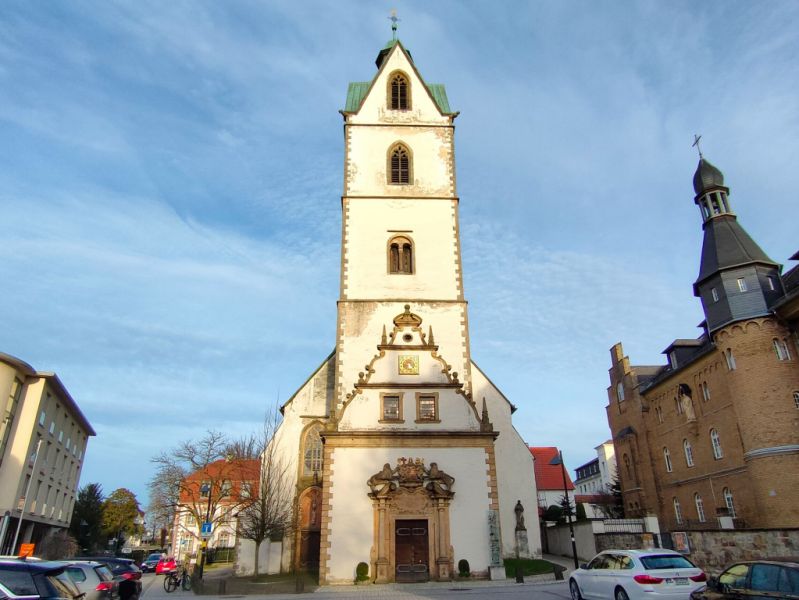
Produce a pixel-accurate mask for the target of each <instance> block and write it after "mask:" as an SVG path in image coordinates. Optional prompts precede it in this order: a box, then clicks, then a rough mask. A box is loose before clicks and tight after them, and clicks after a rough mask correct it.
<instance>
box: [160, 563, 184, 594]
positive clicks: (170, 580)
mask: <svg viewBox="0 0 799 600" xmlns="http://www.w3.org/2000/svg"><path fill="white" fill-rule="evenodd" d="M179 587H180V588H183V589H184V590H185V591H187V592H188V591H189V590H191V578H190V577H189V574H188V572H187V571H186V569H185V568H184V569H181V570H180V571H178V570H177V569H175V570H174V571H170V572H169V573H167V574H166V577H164V590H165V591H166V592H167V593H168V594H171V593H172V592H174V591H175V590H176V589H178V588H179Z"/></svg>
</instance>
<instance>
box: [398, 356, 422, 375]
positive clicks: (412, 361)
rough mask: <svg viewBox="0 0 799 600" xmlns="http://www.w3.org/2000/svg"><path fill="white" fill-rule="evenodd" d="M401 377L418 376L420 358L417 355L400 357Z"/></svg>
mask: <svg viewBox="0 0 799 600" xmlns="http://www.w3.org/2000/svg"><path fill="white" fill-rule="evenodd" d="M399 374H400V375H418V374H419V357H418V356H416V355H402V356H400V357H399Z"/></svg>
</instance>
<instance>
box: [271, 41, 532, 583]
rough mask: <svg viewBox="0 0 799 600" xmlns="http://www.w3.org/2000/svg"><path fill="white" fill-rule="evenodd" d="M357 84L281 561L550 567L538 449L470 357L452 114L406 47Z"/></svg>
mask: <svg viewBox="0 0 799 600" xmlns="http://www.w3.org/2000/svg"><path fill="white" fill-rule="evenodd" d="M376 64H377V72H376V73H375V75H374V77H373V78H372V79H371V80H370V81H367V82H356V83H351V84H350V85H349V89H348V90H347V98H346V103H345V107H344V109H343V110H342V111H341V114H342V117H343V118H344V189H343V194H342V197H341V219H342V230H341V231H342V234H341V287H340V292H339V298H338V316H337V319H338V322H337V327H336V343H335V349H334V351H333V352H332V353H331V354H330V355H329V356H328V357H327V358H326V359H325V360H324V361H323V362H322V364H321V365H320V366H319V367H318V368H317V370H316V371H315V372H314V373H313V374H312V375H311V376H310V377H309V378H308V380H307V381H306V382H305V383H304V384H303V385H302V386H301V387H300V389H299V390H297V392H296V393H295V394H294V395H292V397H291V398H290V399H289V400H288V401H287V402H286V403H285V404H284V406H283V407H282V411H283V423H282V424H281V426H280V429H279V431H278V433H277V434H276V436H275V441H274V444H275V445H276V447H277V453H278V455H279V456H281V457H282V458H283V459H285V461H286V462H287V463H289V464H290V465H291V467H290V468H289V471H290V472H292V473H295V474H296V475H295V479H294V480H293V482H294V484H295V489H296V496H295V510H296V514H297V527H296V528H295V531H294V532H293V533H292V536H290V537H287V538H286V539H285V540H284V542H283V547H282V560H281V568H282V569H283V570H286V569H290V568H294V569H297V568H300V569H308V570H315V569H316V568H318V570H319V579H320V582H321V583H323V584H325V583H327V584H336V583H351V582H352V580H353V578H354V577H355V567H356V565H358V564H359V563H366V564H367V565H369V577H370V579H371V580H373V581H375V582H376V583H386V582H394V581H397V582H403V581H409V582H410V581H423V580H428V579H433V580H440V581H444V580H448V579H451V578H452V577H453V576H454V574H455V566H456V565H457V563H458V561H460V560H461V559H465V560H467V561H468V562H469V565H470V568H471V571H472V573H473V574H474V575H475V576H481V575H482V576H485V577H492V578H504V568H503V567H502V561H503V559H504V558H506V557H516V556H521V557H535V556H540V553H541V544H540V534H539V530H538V527H537V526H532V527H530V528H529V530H528V529H527V528H526V526H525V521H524V514H523V513H524V510H525V509H527V510H528V515H530V516H531V521H532V522H533V523H535V522H536V519H535V516H536V513H537V507H538V506H537V494H536V487H535V476H534V469H533V458H532V455H531V453H530V451H529V449H528V447H527V445H526V443H525V442H524V440H523V439H522V438H521V436H519V434H518V432H517V431H516V430H515V428H514V427H513V423H512V421H511V415H512V414H513V412H514V411H515V410H516V407H515V406H514V405H513V404H511V402H510V401H509V400H508V399H507V398H506V397H505V396H504V395H503V394H502V392H500V391H499V390H498V389H497V388H496V386H494V384H493V383H492V382H491V381H490V380H489V379H488V377H487V376H486V375H485V374H484V373H483V372H482V371H481V370H480V369H479V368H478V367H477V365H476V364H475V363H474V361H473V360H472V358H471V351H470V346H469V319H468V315H467V305H466V300H465V297H464V291H463V277H462V263H461V252H460V227H459V224H458V202H459V198H458V194H457V189H456V181H455V152H454V131H455V129H454V120H455V118H456V117H457V114H458V113H457V112H454V111H453V110H452V109H451V108H450V106H449V101H448V99H447V94H446V91H445V89H444V86H443V85H440V84H430V83H426V82H425V81H424V79H423V78H422V76H421V74H420V73H419V70H418V69H417V67H416V64H415V63H414V60H413V58H412V57H411V54H410V52H409V51H408V50H407V49H406V48H405V47H404V46H403V45H402V43H401V42H400V41H399V40H397V39H396V38H395V39H392V40H391V41H390V42H389V43H388V44H386V46H385V47H384V48H383V49H382V50H381V51H380V52H379V54H378V56H377V61H376Z"/></svg>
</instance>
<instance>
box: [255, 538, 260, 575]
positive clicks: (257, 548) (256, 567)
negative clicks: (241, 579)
mask: <svg viewBox="0 0 799 600" xmlns="http://www.w3.org/2000/svg"><path fill="white" fill-rule="evenodd" d="M260 555H261V542H255V572H254V573H253V577H258V558H259V557H260Z"/></svg>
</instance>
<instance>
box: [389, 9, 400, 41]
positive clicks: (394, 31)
mask: <svg viewBox="0 0 799 600" xmlns="http://www.w3.org/2000/svg"><path fill="white" fill-rule="evenodd" d="M388 20H389V21H391V39H392V40H393V41H395V42H396V41H397V21H399V20H400V19H399V17H397V10H396V9H395V8H392V9H391V16H390V17H388Z"/></svg>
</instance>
